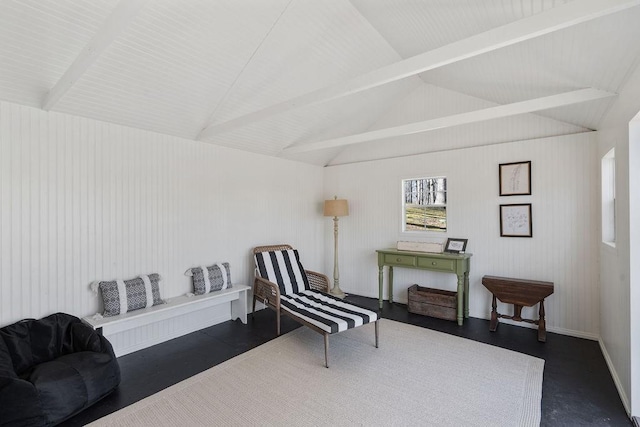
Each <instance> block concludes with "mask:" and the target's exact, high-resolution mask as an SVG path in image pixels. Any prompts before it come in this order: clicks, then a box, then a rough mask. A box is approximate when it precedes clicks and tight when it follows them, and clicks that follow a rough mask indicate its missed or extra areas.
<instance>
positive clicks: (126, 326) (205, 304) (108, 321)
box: [82, 285, 251, 356]
mask: <svg viewBox="0 0 640 427" xmlns="http://www.w3.org/2000/svg"><path fill="white" fill-rule="evenodd" d="M249 289H251V288H250V287H249V286H246V285H233V287H231V288H228V289H222V290H220V291H214V292H210V293H208V294H204V295H194V296H187V295H181V296H178V297H173V298H167V299H165V301H166V304H159V305H155V306H153V307H149V308H143V309H140V310H135V311H130V312H128V313H124V314H119V315H117V316H109V317H99V318H97V316H87V317H85V318H83V319H82V320H84V321H85V322H86V323H87V324H88V325H90V326H91V327H92V328H93V329H95V330H97V331H98V332H100V333H102V335H104V336H106V337H108V336H110V335H113V334H117V333H119V332H123V331H128V330H130V329H135V328H138V327H141V326H145V325H149V324H152V323H156V322H160V321H162V320H166V319H170V318H172V317H176V316H180V315H183V314H189V313H192V312H195V311H198V310H204V309H206V308H209V307H213V306H216V305H220V304H224V303H228V302H230V303H231V320H235V319H240V320H241V321H242V323H244V324H246V323H247V291H248V290H249ZM171 338H175V336H170V337H166V339H160V340H157V341H155V342H153V343H152V344H151V345H153V344H157V343H159V342H162V341H166V340H168V339H171ZM144 347H146V346H144ZM144 347H140V348H144ZM140 348H137V347H136V348H134V349H128V350H127V351H125V352H122V351H118V349H115V350H116V351H115V352H116V355H117V356H122V355H124V354H127V353H130V352H131V351H135V350H138V349H140Z"/></svg>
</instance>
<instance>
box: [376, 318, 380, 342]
mask: <svg viewBox="0 0 640 427" xmlns="http://www.w3.org/2000/svg"><path fill="white" fill-rule="evenodd" d="M379 321H380V319H378V320H376V348H378V322H379Z"/></svg>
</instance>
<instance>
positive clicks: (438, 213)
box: [402, 176, 447, 231]
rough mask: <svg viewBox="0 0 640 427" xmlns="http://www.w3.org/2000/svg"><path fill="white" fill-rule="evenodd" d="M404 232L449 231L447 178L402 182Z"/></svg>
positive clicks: (415, 179)
mask: <svg viewBox="0 0 640 427" xmlns="http://www.w3.org/2000/svg"><path fill="white" fill-rule="evenodd" d="M402 211H403V212H402V217H403V229H402V231H447V178H445V177H442V176H440V177H433V178H413V179H404V180H402Z"/></svg>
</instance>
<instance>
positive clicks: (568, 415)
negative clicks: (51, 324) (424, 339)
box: [62, 296, 633, 427]
mask: <svg viewBox="0 0 640 427" xmlns="http://www.w3.org/2000/svg"><path fill="white" fill-rule="evenodd" d="M348 300H350V301H351V302H355V303H357V304H360V305H363V306H368V307H371V308H376V306H377V300H375V299H372V298H364V297H358V296H350V297H348ZM382 313H383V317H385V318H388V319H393V320H396V321H400V322H405V323H411V324H414V325H417V326H421V327H425V328H429V329H433V330H437V331H441V332H445V333H449V334H452V335H457V336H460V337H464V338H469V339H472V340H475V341H479V342H484V343H487V344H491V345H495V346H498V347H502V348H506V349H510V350H514V351H518V352H521V353H525V354H529V355H531V356H535V357H539V358H542V359H544V360H545V367H544V381H543V384H542V423H541V425H543V426H616V427H617V426H631V425H633V424H632V423H631V421H630V420H629V418H628V417H627V414H626V412H625V410H624V407H623V405H622V403H621V401H620V398H619V396H618V392H617V391H616V388H615V385H614V383H613V380H612V378H611V375H610V373H609V370H608V369H607V366H606V363H605V361H604V357H603V356H602V352H601V351H600V347H599V345H598V343H597V342H596V341H590V340H585V339H580V338H573V337H567V336H564V335H558V334H554V333H547V342H546V343H539V342H538V341H537V335H536V334H537V332H536V330H534V329H529V328H522V327H518V326H511V325H506V324H501V325H500V326H499V327H498V330H497V332H493V333H492V332H489V322H488V321H487V320H482V319H475V318H470V319H466V320H465V324H464V325H463V326H458V325H457V323H456V322H450V321H446V320H439V319H434V318H430V317H424V316H419V315H414V314H410V313H408V312H407V309H406V306H405V305H402V304H388V303H386V302H385V306H384V308H383V312H382ZM297 327H298V324H297V323H295V322H293V321H292V320H290V319H288V318H286V317H283V323H282V330H283V333H286V332H289V331H291V330H293V329H295V328H297ZM275 337H276V334H275V313H274V312H273V311H271V310H261V311H259V312H256V314H255V319H253V320H252V319H251V316H250V318H249V322H248V324H247V325H243V324H242V323H241V322H240V321H228V322H224V323H221V324H219V325H216V326H213V327H210V328H207V329H203V330H201V331H198V332H194V333H192V334H189V335H185V336H183V337H180V338H177V339H174V340H171V341H168V342H165V343H162V344H159V345H156V346H154V347H150V348H148V349H144V350H141V351H138V352H135V353H132V354H129V355H126V356H123V357H121V358H119V362H120V368H121V370H122V382H121V384H120V387H119V388H118V389H117V390H116V391H115V392H114V393H112V394H111V395H109V396H107V397H106V398H104V399H103V400H102V401H100V402H98V403H97V404H95V405H94V406H92V407H91V408H89V409H87V410H85V411H84V412H82V413H80V414H78V415H76V416H75V417H73V418H71V419H70V420H68V421H66V422H65V423H63V424H62V425H63V426H80V425H84V424H86V423H88V422H91V421H93V420H96V419H98V418H100V417H103V416H105V415H107V414H109V413H111V412H114V411H117V410H118V409H121V408H123V407H125V406H128V405H130V404H132V403H134V402H137V401H138V400H140V399H143V398H145V397H147V396H150V395H152V394H154V393H156V392H158V391H160V390H162V389H164V388H166V387H169V386H171V385H173V384H176V383H178V382H180V381H182V380H184V379H186V378H188V377H190V376H192V375H195V374H197V373H199V372H202V371H204V370H206V369H208V368H210V367H212V366H214V365H216V364H218V363H221V362H224V361H225V360H227V359H230V358H232V357H234V356H237V355H238V354H241V353H243V352H245V351H248V350H250V349H252V348H254V347H257V346H259V345H261V344H264V343H265V342H267V341H269V340H271V339H274V338H275ZM318 338H319V339H321V338H320V337H318ZM380 339H381V342H384V336H383V335H382V336H381V337H380ZM469 358H470V359H472V358H473V355H472V354H470V355H469ZM488 392H490V391H488Z"/></svg>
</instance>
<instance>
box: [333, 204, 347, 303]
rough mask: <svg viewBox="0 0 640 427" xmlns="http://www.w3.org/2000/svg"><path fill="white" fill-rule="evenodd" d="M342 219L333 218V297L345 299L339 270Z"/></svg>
mask: <svg viewBox="0 0 640 427" xmlns="http://www.w3.org/2000/svg"><path fill="white" fill-rule="evenodd" d="M339 220H340V218H338V217H337V216H334V217H333V241H334V246H333V288H332V289H331V291H330V293H331V295H335V296H337V297H339V298H344V292H342V289H340V270H339V269H338V221H339Z"/></svg>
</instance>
